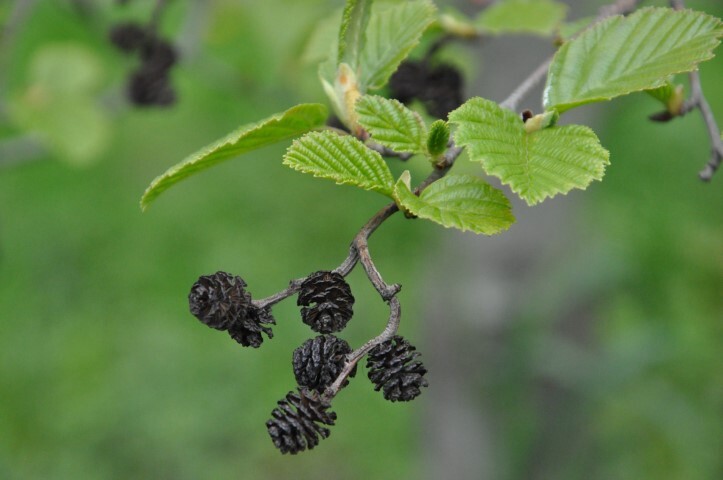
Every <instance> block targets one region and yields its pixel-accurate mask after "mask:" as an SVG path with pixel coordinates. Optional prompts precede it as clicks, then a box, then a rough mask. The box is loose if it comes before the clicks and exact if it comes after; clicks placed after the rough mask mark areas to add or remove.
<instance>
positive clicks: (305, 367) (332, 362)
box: [293, 335, 356, 393]
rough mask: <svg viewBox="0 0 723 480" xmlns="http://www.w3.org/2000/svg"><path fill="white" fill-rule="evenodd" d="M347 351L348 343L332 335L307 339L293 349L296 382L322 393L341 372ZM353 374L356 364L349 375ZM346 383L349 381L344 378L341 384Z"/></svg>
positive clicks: (348, 349)
mask: <svg viewBox="0 0 723 480" xmlns="http://www.w3.org/2000/svg"><path fill="white" fill-rule="evenodd" d="M348 353H351V347H350V346H349V344H348V343H347V342H346V341H345V340H342V339H341V338H338V337H335V336H334V335H319V336H318V337H316V338H312V339H309V340H307V341H306V342H304V344H303V345H302V346H300V347H299V348H297V349H296V350H294V356H293V365H294V375H295V376H296V383H297V384H298V385H299V386H301V387H306V388H310V389H312V390H316V391H318V392H319V393H323V391H324V390H325V389H326V388H327V387H328V386H329V385H331V384H332V383H334V380H336V378H337V377H338V376H339V374H340V373H341V371H342V369H343V368H344V364H345V362H346V355H347V354H348ZM355 374H356V366H355V367H354V370H352V372H351V373H350V374H349V377H353V376H354V375H355ZM348 383H349V381H348V380H345V381H344V384H343V385H342V386H346V385H347V384H348Z"/></svg>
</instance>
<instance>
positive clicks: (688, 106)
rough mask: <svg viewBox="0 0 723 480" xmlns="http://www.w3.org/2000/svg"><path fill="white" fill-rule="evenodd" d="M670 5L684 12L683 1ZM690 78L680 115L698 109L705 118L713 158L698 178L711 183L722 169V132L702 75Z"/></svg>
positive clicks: (694, 74)
mask: <svg viewBox="0 0 723 480" xmlns="http://www.w3.org/2000/svg"><path fill="white" fill-rule="evenodd" d="M670 4H671V6H672V7H673V8H675V9H676V10H682V9H684V8H685V2H684V1H683V0H671V1H670ZM688 78H689V80H690V90H691V92H690V98H689V99H688V100H686V101H685V103H684V104H683V107H682V108H681V111H680V113H679V115H680V116H682V115H685V114H687V113H689V112H691V111H693V110H695V109H698V110H699V111H700V114H701V116H702V117H703V121H704V122H705V126H706V129H707V130H708V136H709V137H710V144H711V157H710V160H708V163H706V164H705V167H703V170H701V171H700V172H698V177H699V178H700V179H701V180H703V181H704V182H709V181H711V179H712V178H713V175H715V172H716V170H718V167H720V164H721V161H723V141H721V131H720V129H719V128H718V124H717V123H716V121H715V115H713V110H712V109H711V108H710V104H709V103H708V100H707V99H706V98H705V95H704V94H703V86H702V84H701V81H700V74H699V73H698V71H693V72H690V73H689V74H688Z"/></svg>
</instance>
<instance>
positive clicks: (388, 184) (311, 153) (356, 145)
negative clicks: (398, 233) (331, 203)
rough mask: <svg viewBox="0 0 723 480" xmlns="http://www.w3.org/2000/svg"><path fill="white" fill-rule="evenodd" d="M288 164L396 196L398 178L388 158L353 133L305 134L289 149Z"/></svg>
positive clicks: (301, 170)
mask: <svg viewBox="0 0 723 480" xmlns="http://www.w3.org/2000/svg"><path fill="white" fill-rule="evenodd" d="M284 165H286V166H288V167H290V168H293V169H294V170H298V171H300V172H304V173H311V174H312V175H314V176H315V177H320V178H328V179H330V180H334V181H335V182H336V183H338V184H347V185H356V186H357V187H360V188H363V189H365V190H373V191H375V192H379V193H381V194H384V195H387V196H389V197H391V196H392V188H393V187H394V178H393V177H392V174H391V172H390V171H389V167H387V164H386V163H384V159H383V158H382V157H381V155H379V154H378V153H377V152H375V151H373V150H370V149H368V148H367V147H366V146H365V145H364V144H363V143H361V142H360V141H359V140H357V139H356V138H354V137H352V136H351V135H345V136H341V135H339V134H337V133H335V132H331V131H324V132H311V133H309V134H307V135H304V136H303V137H301V138H299V139H298V140H294V143H293V144H292V145H291V146H290V147H289V149H288V150H287V151H286V155H284Z"/></svg>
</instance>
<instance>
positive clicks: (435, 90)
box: [420, 64, 464, 118]
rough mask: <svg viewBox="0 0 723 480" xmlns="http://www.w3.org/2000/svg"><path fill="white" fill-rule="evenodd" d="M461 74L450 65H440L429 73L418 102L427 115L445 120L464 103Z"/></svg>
mask: <svg viewBox="0 0 723 480" xmlns="http://www.w3.org/2000/svg"><path fill="white" fill-rule="evenodd" d="M462 88H463V80H462V74H461V73H460V72H459V70H457V69H456V68H454V67H452V66H451V65H446V64H441V65H438V66H437V67H435V68H433V69H432V70H430V71H429V73H428V75H427V79H426V82H425V88H424V91H423V92H422V93H421V95H420V100H422V102H423V103H424V107H425V108H426V109H427V113H429V114H430V115H431V116H433V117H436V118H447V115H448V114H449V112H451V111H452V110H454V109H456V108H457V107H459V106H460V105H462V103H463V102H464V98H463V96H462Z"/></svg>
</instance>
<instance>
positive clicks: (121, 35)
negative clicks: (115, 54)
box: [108, 22, 147, 53]
mask: <svg viewBox="0 0 723 480" xmlns="http://www.w3.org/2000/svg"><path fill="white" fill-rule="evenodd" d="M108 37H109V38H110V41H111V43H113V45H115V46H116V47H117V48H118V49H119V50H122V51H124V52H126V53H130V52H133V51H135V50H138V49H139V48H141V45H143V43H144V42H145V41H146V38H147V33H146V29H145V28H143V27H142V26H140V25H138V24H136V23H130V22H129V23H119V24H118V25H115V26H113V28H111V30H110V32H109V34H108Z"/></svg>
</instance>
